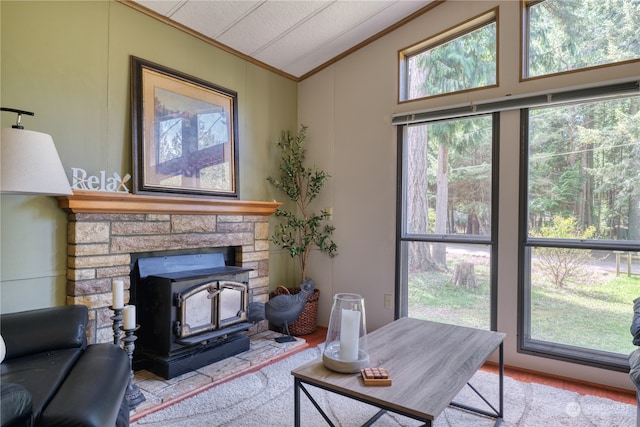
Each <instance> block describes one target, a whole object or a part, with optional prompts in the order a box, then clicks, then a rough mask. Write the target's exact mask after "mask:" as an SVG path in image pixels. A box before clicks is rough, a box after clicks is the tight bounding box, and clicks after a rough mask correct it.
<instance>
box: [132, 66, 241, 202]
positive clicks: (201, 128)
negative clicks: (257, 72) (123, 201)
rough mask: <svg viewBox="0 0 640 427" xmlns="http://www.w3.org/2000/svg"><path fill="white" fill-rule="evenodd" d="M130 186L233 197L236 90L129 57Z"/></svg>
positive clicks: (235, 191) (149, 190)
mask: <svg viewBox="0 0 640 427" xmlns="http://www.w3.org/2000/svg"><path fill="white" fill-rule="evenodd" d="M131 82H132V90H131V100H132V105H131V111H132V123H131V124H132V137H133V140H132V148H133V189H134V190H133V192H134V193H141V194H144V193H158V192H159V193H168V194H171V195H181V194H189V195H196V196H212V197H233V198H238V196H239V195H238V140H237V135H238V132H237V129H238V116H237V104H238V96H237V93H236V92H235V91H232V90H229V89H226V88H223V87H221V86H218V85H215V84H213V83H210V82H207V81H205V80H202V79H199V78H197V77H193V76H190V75H187V74H185V73H182V72H179V71H176V70H172V69H170V68H167V67H164V66H161V65H158V64H155V63H153V62H150V61H147V60H144V59H141V58H138V57H135V56H132V57H131Z"/></svg>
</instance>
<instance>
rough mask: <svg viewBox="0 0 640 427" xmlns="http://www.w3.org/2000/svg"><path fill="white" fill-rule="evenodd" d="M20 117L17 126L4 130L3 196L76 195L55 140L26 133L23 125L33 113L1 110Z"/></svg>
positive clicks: (0, 141)
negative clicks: (72, 189) (23, 116)
mask: <svg viewBox="0 0 640 427" xmlns="http://www.w3.org/2000/svg"><path fill="white" fill-rule="evenodd" d="M1 111H9V112H12V113H16V114H18V119H17V122H16V124H15V125H13V126H12V127H11V128H2V134H1V137H0V160H1V167H0V173H1V176H0V193H2V194H43V195H49V196H59V195H72V194H73V192H72V191H71V186H70V185H69V181H68V179H67V175H66V173H65V171H64V168H63V166H62V162H61V161H60V157H59V156H58V152H57V151H56V147H55V145H54V143H53V139H52V138H51V136H49V135H47V134H45V133H40V132H34V131H30V130H25V129H24V127H23V126H22V125H21V124H20V121H21V119H22V115H23V114H26V115H29V116H33V115H35V114H34V113H32V112H29V111H23V110H16V109H13V108H4V107H2V108H1Z"/></svg>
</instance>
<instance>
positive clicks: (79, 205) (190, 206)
mask: <svg viewBox="0 0 640 427" xmlns="http://www.w3.org/2000/svg"><path fill="white" fill-rule="evenodd" d="M281 204H282V203H280V202H259V201H247V200H236V199H212V198H204V197H203V198H196V197H175V196H173V197H172V196H156V195H140V194H130V193H117V192H106V191H84V190H74V192H73V196H60V197H58V205H59V206H60V208H62V209H64V210H65V211H67V212H70V213H113V214H115V213H154V214H181V215H190V214H192V215H267V216H268V215H272V214H273V213H274V212H275V210H276V209H277V208H278V206H280V205H281Z"/></svg>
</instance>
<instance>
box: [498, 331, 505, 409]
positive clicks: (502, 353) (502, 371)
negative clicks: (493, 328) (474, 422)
mask: <svg viewBox="0 0 640 427" xmlns="http://www.w3.org/2000/svg"><path fill="white" fill-rule="evenodd" d="M503 347H504V343H503V342H501V343H500V350H499V352H498V354H499V356H498V357H499V359H500V361H499V364H500V379H499V387H500V401H499V405H500V406H499V409H500V413H499V414H498V416H499V417H500V419H501V420H502V419H503V418H504V406H503V405H504V348H503Z"/></svg>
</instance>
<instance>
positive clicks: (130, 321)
mask: <svg viewBox="0 0 640 427" xmlns="http://www.w3.org/2000/svg"><path fill="white" fill-rule="evenodd" d="M122 314H123V316H124V320H123V322H124V325H123V327H124V329H135V328H136V306H135V305H125V306H124V309H123V310H122Z"/></svg>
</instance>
